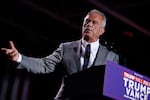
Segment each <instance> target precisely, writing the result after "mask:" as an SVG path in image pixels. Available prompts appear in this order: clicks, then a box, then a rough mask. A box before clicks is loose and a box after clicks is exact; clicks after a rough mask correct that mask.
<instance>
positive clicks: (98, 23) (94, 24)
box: [82, 13, 104, 42]
mask: <svg viewBox="0 0 150 100" xmlns="http://www.w3.org/2000/svg"><path fill="white" fill-rule="evenodd" d="M102 21H103V17H102V16H100V15H99V14H97V13H90V14H88V15H87V16H86V17H85V18H84V22H83V26H82V36H83V38H84V39H85V40H86V41H87V42H95V41H96V40H97V39H99V36H100V35H102V34H103V33H104V28H103V27H102Z"/></svg>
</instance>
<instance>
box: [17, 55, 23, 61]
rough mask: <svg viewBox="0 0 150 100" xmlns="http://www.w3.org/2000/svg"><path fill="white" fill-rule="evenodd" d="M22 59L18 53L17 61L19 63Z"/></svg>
mask: <svg viewBox="0 0 150 100" xmlns="http://www.w3.org/2000/svg"><path fill="white" fill-rule="evenodd" d="M21 61H22V55H21V54H20V53H19V57H18V59H17V62H18V63H20V62H21Z"/></svg>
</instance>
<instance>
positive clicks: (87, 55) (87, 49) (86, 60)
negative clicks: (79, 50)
mask: <svg viewBox="0 0 150 100" xmlns="http://www.w3.org/2000/svg"><path fill="white" fill-rule="evenodd" d="M90 52H91V49H90V44H88V45H87V46H86V49H85V54H84V64H83V70H85V69H87V66H88V64H89V59H90Z"/></svg>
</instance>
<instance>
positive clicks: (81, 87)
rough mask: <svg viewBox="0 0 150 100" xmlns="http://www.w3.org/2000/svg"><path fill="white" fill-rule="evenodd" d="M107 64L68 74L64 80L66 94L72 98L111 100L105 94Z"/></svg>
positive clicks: (76, 99)
mask: <svg viewBox="0 0 150 100" xmlns="http://www.w3.org/2000/svg"><path fill="white" fill-rule="evenodd" d="M104 72H105V65H102V66H92V67H91V68H89V69H87V70H84V71H81V72H78V73H75V74H73V75H71V76H68V77H66V78H65V80H64V84H65V86H64V89H65V90H64V91H65V92H64V95H65V96H67V97H70V98H71V100H111V99H110V98H108V97H105V96H103V95H102V94H103V83H104Z"/></svg>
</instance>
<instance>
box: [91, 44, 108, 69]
mask: <svg viewBox="0 0 150 100" xmlns="http://www.w3.org/2000/svg"><path fill="white" fill-rule="evenodd" d="M105 59H106V47H104V46H103V45H101V44H100V46H99V49H98V51H97V54H96V57H95V60H94V63H93V66H98V65H104V64H105Z"/></svg>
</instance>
